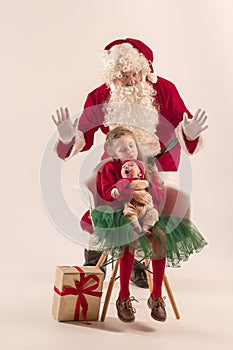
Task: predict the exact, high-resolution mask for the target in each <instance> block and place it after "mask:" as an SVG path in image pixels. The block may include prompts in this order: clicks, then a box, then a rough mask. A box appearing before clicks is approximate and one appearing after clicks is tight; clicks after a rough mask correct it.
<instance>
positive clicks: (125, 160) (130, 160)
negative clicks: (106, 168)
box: [121, 158, 145, 179]
mask: <svg viewBox="0 0 233 350" xmlns="http://www.w3.org/2000/svg"><path fill="white" fill-rule="evenodd" d="M127 162H134V163H136V164H137V165H138V167H139V168H140V170H141V172H142V174H141V179H144V177H145V167H144V164H143V163H142V162H141V161H140V160H138V159H135V158H126V159H124V160H123V161H122V162H121V165H122V166H123V165H124V164H125V163H127Z"/></svg>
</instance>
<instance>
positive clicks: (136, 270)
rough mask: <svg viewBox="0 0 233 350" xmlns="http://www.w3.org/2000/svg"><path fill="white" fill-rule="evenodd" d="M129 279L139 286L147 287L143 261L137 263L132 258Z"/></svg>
mask: <svg viewBox="0 0 233 350" xmlns="http://www.w3.org/2000/svg"><path fill="white" fill-rule="evenodd" d="M130 281H131V282H133V283H134V284H136V286H138V287H140V288H149V286H148V281H147V276H146V266H145V265H144V264H143V263H139V262H138V261H137V260H136V259H135V260H134V266H133V270H132V273H131V277H130Z"/></svg>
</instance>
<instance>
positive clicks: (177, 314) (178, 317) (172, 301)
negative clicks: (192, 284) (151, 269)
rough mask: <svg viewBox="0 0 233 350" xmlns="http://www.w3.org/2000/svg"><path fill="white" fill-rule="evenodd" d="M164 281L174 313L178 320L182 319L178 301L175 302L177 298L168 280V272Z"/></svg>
mask: <svg viewBox="0 0 233 350" xmlns="http://www.w3.org/2000/svg"><path fill="white" fill-rule="evenodd" d="M163 282H164V285H165V288H166V291H167V294H168V297H169V299H170V302H171V305H172V308H173V311H174V314H175V316H176V318H177V320H179V319H180V314H179V311H178V308H177V305H176V302H175V298H174V296H173V293H172V290H171V287H170V284H169V282H168V279H167V276H166V274H164V278H163Z"/></svg>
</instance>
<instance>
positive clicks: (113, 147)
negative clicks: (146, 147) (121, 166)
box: [105, 126, 138, 160]
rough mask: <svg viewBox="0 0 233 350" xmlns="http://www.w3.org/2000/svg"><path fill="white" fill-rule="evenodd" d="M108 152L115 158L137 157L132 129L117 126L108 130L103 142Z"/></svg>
mask: <svg viewBox="0 0 233 350" xmlns="http://www.w3.org/2000/svg"><path fill="white" fill-rule="evenodd" d="M105 146H106V149H107V151H108V154H109V155H110V156H111V157H112V158H113V159H116V160H123V159H125V158H137V157H138V147H137V144H136V141H135V138H134V135H133V133H132V131H130V130H129V129H127V128H125V127H123V126H118V127H116V128H114V129H113V130H111V131H109V133H108V134H107V137H106V142H105Z"/></svg>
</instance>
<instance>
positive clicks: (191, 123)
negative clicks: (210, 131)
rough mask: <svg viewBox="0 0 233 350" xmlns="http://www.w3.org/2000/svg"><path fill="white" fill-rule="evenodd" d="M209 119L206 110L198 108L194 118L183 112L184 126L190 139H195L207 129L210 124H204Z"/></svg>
mask: <svg viewBox="0 0 233 350" xmlns="http://www.w3.org/2000/svg"><path fill="white" fill-rule="evenodd" d="M206 119H207V115H205V111H202V110H201V109H198V110H197V111H196V113H195V115H194V117H193V118H192V119H189V118H188V115H187V113H184V114H183V122H182V128H183V131H184V133H185V135H186V137H187V139H188V140H190V141H193V140H195V139H196V138H197V137H198V136H199V135H200V134H201V132H202V131H204V130H206V129H207V128H208V126H209V125H204V124H205V122H206Z"/></svg>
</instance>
